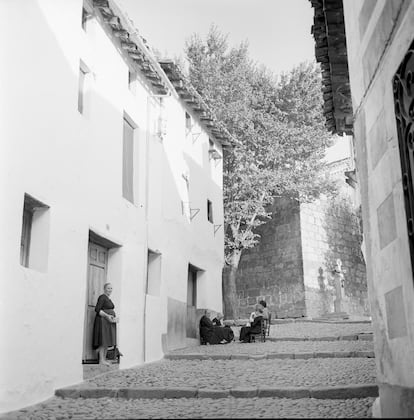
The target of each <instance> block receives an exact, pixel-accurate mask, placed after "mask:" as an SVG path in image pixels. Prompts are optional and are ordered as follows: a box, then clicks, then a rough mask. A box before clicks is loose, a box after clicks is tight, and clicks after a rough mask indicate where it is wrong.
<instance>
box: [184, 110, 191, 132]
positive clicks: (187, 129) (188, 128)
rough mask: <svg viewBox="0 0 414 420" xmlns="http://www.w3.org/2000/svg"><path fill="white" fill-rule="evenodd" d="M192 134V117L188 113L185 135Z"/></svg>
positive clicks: (186, 115) (186, 114)
mask: <svg viewBox="0 0 414 420" xmlns="http://www.w3.org/2000/svg"><path fill="white" fill-rule="evenodd" d="M190 132H191V116H190V114H189V113H188V112H186V113H185V133H186V134H189V133H190Z"/></svg>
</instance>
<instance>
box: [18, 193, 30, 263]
mask: <svg viewBox="0 0 414 420" xmlns="http://www.w3.org/2000/svg"><path fill="white" fill-rule="evenodd" d="M25 204H26V200H25ZM32 219H33V213H32V211H31V210H29V209H27V208H26V206H25V207H24V208H23V223H22V236H21V241H20V264H21V265H23V266H24V267H29V250H30V237H31V233H32Z"/></svg>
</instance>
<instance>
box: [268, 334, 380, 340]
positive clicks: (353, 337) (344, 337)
mask: <svg viewBox="0 0 414 420" xmlns="http://www.w3.org/2000/svg"><path fill="white" fill-rule="evenodd" d="M373 339H374V336H373V334H372V333H361V334H352V335H340V336H328V337H266V341H356V340H366V341H373Z"/></svg>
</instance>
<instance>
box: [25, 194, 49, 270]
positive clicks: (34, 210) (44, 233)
mask: <svg viewBox="0 0 414 420" xmlns="http://www.w3.org/2000/svg"><path fill="white" fill-rule="evenodd" d="M47 210H49V206H47V205H45V204H43V203H41V202H40V201H38V200H36V199H35V198H33V197H32V196H30V195H29V194H25V195H24V203H23V216H22V232H21V238H20V264H21V265H22V266H24V267H28V268H35V269H37V270H45V269H46V268H47V257H48V247H49V212H48V211H47Z"/></svg>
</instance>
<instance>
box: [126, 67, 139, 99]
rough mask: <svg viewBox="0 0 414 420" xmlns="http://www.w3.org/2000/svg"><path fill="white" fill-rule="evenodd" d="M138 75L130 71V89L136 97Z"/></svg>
mask: <svg viewBox="0 0 414 420" xmlns="http://www.w3.org/2000/svg"><path fill="white" fill-rule="evenodd" d="M136 82H137V74H136V73H135V72H134V71H131V70H129V71H128V89H129V90H130V91H131V92H132V93H133V94H134V95H135V94H136V93H137V83H136Z"/></svg>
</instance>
